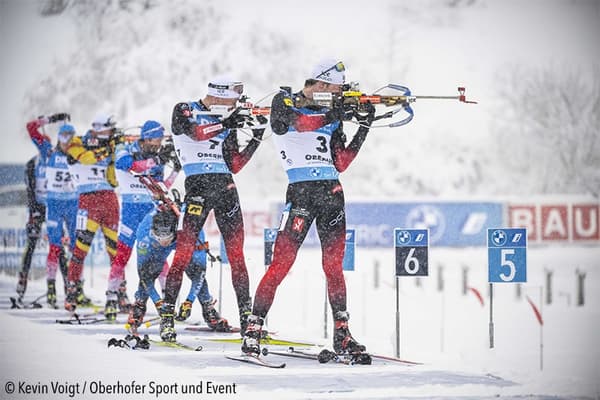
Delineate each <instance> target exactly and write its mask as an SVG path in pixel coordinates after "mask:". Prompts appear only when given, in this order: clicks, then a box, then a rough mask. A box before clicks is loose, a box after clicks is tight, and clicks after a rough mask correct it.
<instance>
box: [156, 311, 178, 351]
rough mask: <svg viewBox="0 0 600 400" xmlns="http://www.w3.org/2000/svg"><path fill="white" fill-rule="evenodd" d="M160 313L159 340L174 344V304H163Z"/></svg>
mask: <svg viewBox="0 0 600 400" xmlns="http://www.w3.org/2000/svg"><path fill="white" fill-rule="evenodd" d="M160 311H161V312H160V318H161V320H160V338H161V339H162V341H163V342H175V340H176V339H177V333H175V304H169V303H163V305H162V307H161V310H160Z"/></svg>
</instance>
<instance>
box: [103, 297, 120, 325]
mask: <svg viewBox="0 0 600 400" xmlns="http://www.w3.org/2000/svg"><path fill="white" fill-rule="evenodd" d="M117 298H118V295H117V292H112V291H109V290H107V291H106V305H105V306H104V316H105V317H106V319H107V320H109V321H114V320H116V319H117V313H118V312H119V309H118V308H117V301H118V300H117Z"/></svg>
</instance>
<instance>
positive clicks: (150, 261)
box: [128, 209, 231, 332]
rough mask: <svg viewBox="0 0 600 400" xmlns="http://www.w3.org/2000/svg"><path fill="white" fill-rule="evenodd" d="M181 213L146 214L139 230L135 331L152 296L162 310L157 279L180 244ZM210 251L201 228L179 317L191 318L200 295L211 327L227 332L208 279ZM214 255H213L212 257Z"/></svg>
mask: <svg viewBox="0 0 600 400" xmlns="http://www.w3.org/2000/svg"><path fill="white" fill-rule="evenodd" d="M176 235H177V216H176V215H175V213H174V212H173V211H172V210H170V209H169V210H155V211H152V212H151V213H149V214H148V215H146V216H145V217H144V219H143V220H142V222H141V223H140V224H139V226H138V229H137V233H136V236H137V246H136V250H137V266H138V268H137V269H138V275H139V285H138V289H137V291H136V292H135V303H134V305H133V307H132V309H131V311H130V313H129V321H128V323H129V325H130V326H131V329H132V330H133V331H134V332H135V330H136V329H137V327H139V326H140V325H141V324H142V321H143V319H144V315H145V314H146V303H147V300H148V298H150V299H151V300H152V302H153V303H154V305H155V307H156V309H157V310H158V312H159V313H160V309H161V305H162V298H161V296H160V295H159V294H158V292H157V291H156V288H155V287H154V281H155V280H156V279H157V278H158V276H159V275H160V273H161V271H162V270H163V266H164V265H165V263H166V262H167V257H168V256H169V254H171V252H172V251H173V250H175V246H176ZM207 253H208V242H206V241H205V237H204V231H202V230H201V231H200V233H199V235H198V239H197V241H196V246H195V250H194V253H193V256H192V260H191V262H190V265H189V267H188V268H186V271H185V272H186V274H187V276H188V277H189V278H190V279H191V280H192V286H191V288H190V291H189V293H188V295H187V298H186V300H185V301H184V302H183V303H182V304H181V306H180V308H179V313H178V315H177V317H176V319H177V320H179V321H183V320H186V319H187V318H189V316H190V314H191V311H192V303H193V302H194V300H195V299H196V298H197V299H198V302H199V303H200V304H201V305H202V316H203V317H204V321H205V322H206V324H207V325H208V326H209V328H211V329H213V330H216V331H219V332H223V331H229V330H230V329H231V327H230V326H229V324H228V322H227V320H226V319H224V318H221V316H220V315H219V312H218V311H217V310H216V309H215V308H214V304H215V302H216V301H214V300H213V298H212V296H211V295H210V293H209V291H208V284H207V282H206V259H207ZM211 257H212V256H211Z"/></svg>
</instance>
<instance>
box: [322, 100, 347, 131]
mask: <svg viewBox="0 0 600 400" xmlns="http://www.w3.org/2000/svg"><path fill="white" fill-rule="evenodd" d="M333 96H334V97H333V104H332V106H331V110H329V111H327V112H326V113H325V122H326V123H328V124H330V123H332V122H335V121H343V120H344V116H345V114H346V111H345V110H344V99H343V98H342V97H340V96H336V95H333Z"/></svg>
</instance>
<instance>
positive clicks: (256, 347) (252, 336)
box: [242, 315, 264, 356]
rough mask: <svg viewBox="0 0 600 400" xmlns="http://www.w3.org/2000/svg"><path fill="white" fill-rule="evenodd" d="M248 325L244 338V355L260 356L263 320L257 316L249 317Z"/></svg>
mask: <svg viewBox="0 0 600 400" xmlns="http://www.w3.org/2000/svg"><path fill="white" fill-rule="evenodd" d="M247 321H248V325H247V327H246V331H245V332H244V333H243V337H242V353H248V354H255V355H257V356H258V355H260V338H261V336H262V326H263V323H264V321H263V319H262V318H260V317H257V316H256V315H250V316H248V319H247Z"/></svg>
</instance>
